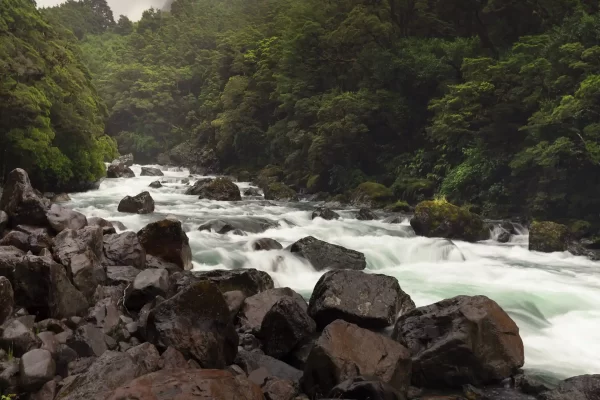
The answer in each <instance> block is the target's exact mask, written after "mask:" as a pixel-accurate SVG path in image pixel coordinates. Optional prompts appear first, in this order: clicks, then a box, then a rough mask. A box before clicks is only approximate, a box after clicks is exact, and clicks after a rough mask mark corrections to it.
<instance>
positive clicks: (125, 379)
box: [55, 351, 147, 400]
mask: <svg viewBox="0 0 600 400" xmlns="http://www.w3.org/2000/svg"><path fill="white" fill-rule="evenodd" d="M146 373H147V371H146V369H145V368H144V366H143V365H139V364H136V363H135V362H134V360H133V358H132V357H131V355H129V354H127V353H119V352H116V351H107V352H105V353H104V354H102V356H100V357H99V358H98V359H97V360H95V362H94V363H93V364H92V365H91V366H90V368H89V369H88V370H87V371H86V372H84V373H82V374H80V375H77V376H75V377H73V378H72V380H70V381H68V382H67V383H66V384H65V385H63V387H62V388H61V389H60V391H59V392H58V395H57V396H56V399H55V400H81V399H94V400H96V399H97V400H100V399H106V398H107V397H108V396H109V394H110V393H111V392H112V391H113V390H115V389H116V388H118V387H119V386H121V385H125V384H127V383H129V382H131V381H132V380H134V379H135V378H137V377H139V376H142V375H144V374H146Z"/></svg>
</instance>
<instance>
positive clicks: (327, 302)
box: [308, 270, 415, 330]
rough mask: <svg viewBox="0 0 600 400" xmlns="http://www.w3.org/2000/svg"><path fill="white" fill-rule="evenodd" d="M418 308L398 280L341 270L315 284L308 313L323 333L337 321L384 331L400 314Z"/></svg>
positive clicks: (330, 272)
mask: <svg viewBox="0 0 600 400" xmlns="http://www.w3.org/2000/svg"><path fill="white" fill-rule="evenodd" d="M414 308H415V303H414V302H413V301H412V300H411V298H410V296H409V295H408V294H406V293H405V292H404V291H402V289H401V288H400V285H399V284H398V280H397V279H396V278H394V277H391V276H387V275H379V274H367V273H364V272H362V271H352V270H337V271H329V272H326V273H325V274H324V275H323V276H321V278H320V279H319V281H318V282H317V284H316V285H315V288H314V290H313V293H312V295H311V298H310V302H309V307H308V314H309V315H310V316H311V317H312V318H313V319H314V320H315V321H316V323H317V327H318V328H319V330H322V329H323V328H325V327H326V326H327V325H329V324H330V323H331V322H333V321H335V320H336V319H343V320H345V321H348V322H351V323H353V324H357V325H358V326H360V327H362V328H366V329H383V328H385V327H388V326H390V325H392V324H393V323H394V322H395V321H396V317H397V316H398V314H399V313H406V312H407V311H410V310H412V309H414Z"/></svg>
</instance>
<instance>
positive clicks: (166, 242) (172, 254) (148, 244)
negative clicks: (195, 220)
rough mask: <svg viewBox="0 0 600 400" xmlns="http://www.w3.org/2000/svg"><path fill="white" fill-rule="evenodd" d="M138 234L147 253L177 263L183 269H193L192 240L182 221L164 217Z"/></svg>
mask: <svg viewBox="0 0 600 400" xmlns="http://www.w3.org/2000/svg"><path fill="white" fill-rule="evenodd" d="M137 235H138V238H139V241H140V244H141V245H142V247H144V249H145V250H146V254H150V255H153V256H155V257H158V258H160V259H162V260H164V261H167V262H170V263H173V264H176V265H177V266H179V267H180V268H181V269H192V250H191V248H190V241H189V239H188V237H187V235H186V234H185V232H184V231H183V228H182V225H181V222H180V221H173V220H171V219H163V220H162V221H157V222H153V223H151V224H148V225H146V226H145V227H144V228H143V229H142V230H140V231H139V232H138V234H137Z"/></svg>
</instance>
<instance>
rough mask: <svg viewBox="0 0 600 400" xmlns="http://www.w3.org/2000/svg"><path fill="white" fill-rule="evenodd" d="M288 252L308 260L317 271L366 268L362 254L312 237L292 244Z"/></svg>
mask: <svg viewBox="0 0 600 400" xmlns="http://www.w3.org/2000/svg"><path fill="white" fill-rule="evenodd" d="M290 251H291V252H292V253H294V254H295V255H297V256H300V257H303V258H305V259H306V260H308V261H309V262H310V263H311V264H312V266H313V267H314V269H315V270H317V271H323V270H325V269H354V270H363V269H365V268H366V267H367V261H366V260H365V255H364V254H363V253H360V252H358V251H354V250H350V249H347V248H345V247H342V246H338V245H335V244H331V243H327V242H324V241H322V240H319V239H316V238H314V237H312V236H307V237H305V238H303V239H300V240H298V241H297V242H296V243H294V244H292V246H291V247H290Z"/></svg>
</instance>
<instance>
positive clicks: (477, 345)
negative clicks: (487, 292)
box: [392, 296, 524, 388]
mask: <svg viewBox="0 0 600 400" xmlns="http://www.w3.org/2000/svg"><path fill="white" fill-rule="evenodd" d="M392 337H393V338H394V339H396V340H398V341H399V342H400V343H403V344H404V345H406V347H408V349H409V350H410V352H411V354H412V357H413V384H414V385H416V386H419V387H431V388H444V387H461V386H462V385H465V384H473V385H476V386H479V385H486V384H490V383H493V382H498V381H500V380H502V379H504V378H507V377H509V376H511V375H513V374H514V373H515V372H516V371H517V370H518V369H519V368H520V367H522V366H523V362H524V353H523V341H522V340H521V337H520V336H519V328H518V327H517V325H516V324H515V322H514V321H513V320H512V319H511V318H510V317H509V316H508V314H506V312H504V310H503V309H502V308H501V307H500V306H499V305H498V304H497V303H496V302H495V301H493V300H490V299H489V298H487V297H485V296H472V297H471V296H458V297H454V298H451V299H446V300H442V301H440V302H438V303H435V304H432V305H429V306H425V307H420V308H417V309H414V310H412V311H411V312H409V313H406V314H404V315H402V316H400V318H398V321H397V322H396V326H395V328H394V332H393V335H392Z"/></svg>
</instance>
